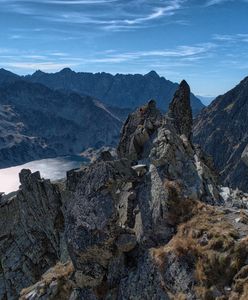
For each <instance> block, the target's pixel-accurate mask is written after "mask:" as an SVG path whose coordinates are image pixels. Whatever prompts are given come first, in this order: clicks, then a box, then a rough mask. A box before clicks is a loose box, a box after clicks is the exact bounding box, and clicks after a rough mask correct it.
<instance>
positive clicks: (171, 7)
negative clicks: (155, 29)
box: [0, 0, 189, 31]
mask: <svg viewBox="0 0 248 300" xmlns="http://www.w3.org/2000/svg"><path fill="white" fill-rule="evenodd" d="M187 1H189V0H163V1H162V0H153V1H150V0H129V1H127V0H78V1H76V0H72V1H67V0H65V1H63V0H42V1H39V2H38V1H32V0H26V1H22V0H20V1H17V0H8V1H6V0H0V3H1V2H2V3H3V5H2V7H1V10H2V11H8V12H9V13H17V14H24V15H28V16H30V17H31V18H36V19H40V20H43V21H48V22H62V23H68V24H81V25H87V26H88V25H94V26H95V27H98V28H99V29H104V30H113V31H114V30H122V29H123V30H125V29H133V28H134V29H137V28H140V26H147V24H149V25H152V24H153V23H154V21H156V20H159V19H162V18H164V17H170V16H172V15H174V14H175V13H176V11H178V10H180V9H181V8H182V7H183V4H184V3H185V2H187ZM42 4H45V5H43V6H42ZM57 5H59V6H60V7H59V9H57V8H55V7H54V6H57ZM84 7H85V8H84ZM174 21H175V22H177V21H178V20H174ZM179 24H181V25H183V24H185V22H184V23H179Z"/></svg>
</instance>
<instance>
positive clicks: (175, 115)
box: [168, 80, 193, 140]
mask: <svg viewBox="0 0 248 300" xmlns="http://www.w3.org/2000/svg"><path fill="white" fill-rule="evenodd" d="M168 116H169V117H170V118H172V121H173V123H174V127H175V128H176V131H177V133H178V134H179V135H181V134H184V135H185V136H186V137H187V138H188V139H189V140H190V138H191V135H192V125H193V117H192V110H191V106H190V87H189V85H188V84H187V82H186V81H185V80H183V81H182V82H181V83H180V85H179V88H178V90H177V91H176V93H175V96H174V98H173V100H172V102H171V103H170V105H169V111H168Z"/></svg>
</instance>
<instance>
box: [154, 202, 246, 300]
mask: <svg viewBox="0 0 248 300" xmlns="http://www.w3.org/2000/svg"><path fill="white" fill-rule="evenodd" d="M181 202H182V201H181ZM179 203H180V202H179ZM184 204H185V205H186V204H187V205H186V206H187V207H188V211H187V210H186V211H187V215H188V217H187V218H189V216H191V218H190V219H188V221H186V222H185V223H182V224H180V225H179V226H178V231H177V234H176V235H175V236H174V237H173V238H172V240H171V241H170V242H169V243H168V244H167V245H166V246H164V247H160V248H157V249H153V251H152V255H153V258H154V260H155V262H156V264H157V266H158V268H159V269H160V270H161V271H162V270H163V267H164V265H165V263H166V258H167V257H168V255H170V254H171V253H173V254H174V255H175V254H176V255H177V256H185V257H192V256H193V257H194V261H195V265H194V269H195V279H196V284H195V287H194V290H195V293H196V296H197V297H198V299H205V300H208V299H210V300H211V299H217V298H215V297H214V292H213V291H215V290H216V289H217V290H218V292H220V293H221V294H222V296H223V297H219V298H218V299H231V298H229V296H228V298H226V297H227V294H228V291H226V287H232V289H233V290H234V292H235V294H237V295H238V297H239V298H237V299H248V266H246V268H245V269H244V270H243V269H242V268H243V267H244V266H245V265H246V262H247V259H248V237H247V238H244V239H242V240H240V239H239V234H238V232H237V230H236V229H235V228H234V227H233V225H232V224H230V223H229V222H228V221H227V220H226V219H225V215H224V214H223V213H222V212H220V211H218V210H217V209H216V208H214V207H211V206H208V205H205V204H203V203H199V202H196V201H195V202H193V201H189V200H188V201H185V200H184V203H183V205H182V204H181V203H180V205H182V207H185V205H184ZM178 212H179V213H178V215H177V218H178V220H182V218H181V208H180V206H179V209H178ZM175 217H176V212H175ZM241 270H243V272H242V273H240V272H241ZM165 285H166V282H165ZM229 294H230V292H229ZM235 294H233V297H234V296H235ZM242 297H243V298H242ZM233 300H236V298H233Z"/></svg>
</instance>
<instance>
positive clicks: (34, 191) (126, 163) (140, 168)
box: [0, 82, 248, 300]
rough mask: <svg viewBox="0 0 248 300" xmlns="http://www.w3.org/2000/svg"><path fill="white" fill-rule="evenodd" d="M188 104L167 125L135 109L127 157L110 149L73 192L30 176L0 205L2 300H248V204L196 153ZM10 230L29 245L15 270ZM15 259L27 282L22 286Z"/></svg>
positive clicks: (152, 108)
mask: <svg viewBox="0 0 248 300" xmlns="http://www.w3.org/2000/svg"><path fill="white" fill-rule="evenodd" d="M188 99H189V88H188V86H187V85H186V82H182V84H181V85H180V86H179V90H178V91H177V92H176V94H175V97H174V99H173V101H172V105H171V106H170V111H169V113H168V116H167V115H166V116H165V115H163V114H162V113H161V112H160V111H159V110H158V109H157V107H156V102H155V101H154V100H151V101H149V103H148V104H147V105H145V106H142V107H141V108H139V109H137V110H136V111H135V112H134V113H132V114H130V115H129V117H128V119H127V121H126V122H125V124H124V125H123V128H122V133H121V139H120V142H119V145H118V149H117V154H118V158H114V157H112V156H111V154H110V153H109V152H108V151H105V152H103V153H102V154H101V156H100V158H99V159H97V160H95V161H94V162H93V163H91V164H90V165H89V166H84V167H82V168H81V169H77V170H71V171H70V172H68V175H67V180H66V182H64V183H60V184H56V183H54V184H51V183H50V182H49V181H46V180H43V179H40V177H39V174H38V173H34V174H30V172H29V171H27V170H24V171H22V173H21V183H22V186H21V190H20V191H19V192H18V194H17V196H14V198H12V199H7V198H6V197H5V198H4V199H3V200H2V201H4V202H2V204H1V206H0V213H1V215H3V220H4V221H5V222H7V220H8V222H9V224H10V225H9V226H7V227H6V231H5V233H4V232H3V233H2V232H1V230H0V233H1V234H0V241H1V243H2V241H4V244H3V245H2V244H1V243H0V251H1V257H2V258H3V257H4V258H5V259H4V260H2V261H1V272H2V273H1V274H2V275H1V277H0V285H1V286H2V287H3V289H2V290H3V292H2V295H1V297H0V299H6V298H7V299H17V298H18V295H19V294H20V295H21V299H22V300H24V299H25V300H26V299H30V300H31V299H61V300H63V299H70V300H79V299H87V300H88V299H92V300H93V299H94V300H96V299H118V300H123V299H136V300H139V299H140V300H141V299H154V300H157V299H166V300H167V299H195V300H196V299H219V300H221V299H222V300H223V299H230V300H236V299H237V300H238V299H242V300H244V299H246V298H245V297H246V295H247V291H248V278H247V268H248V266H247V260H248V255H247V253H248V251H247V250H248V240H247V238H246V235H247V231H248V226H247V224H248V222H247V220H248V213H247V208H248V206H247V201H248V195H246V194H244V193H242V192H239V191H233V190H231V189H228V190H227V189H225V188H223V187H221V186H219V183H218V176H217V175H216V172H214V170H213V166H212V163H211V160H210V159H209V158H208V157H207V156H205V155H204V153H203V152H202V151H201V150H200V149H199V148H198V147H195V146H194V145H193V144H192V141H191V130H192V128H191V126H192V117H191V116H192V115H191V108H190V106H189V105H187V104H188V103H189V101H188ZM180 104H182V105H181V107H180ZM178 114H179V115H178ZM180 115H182V116H185V117H186V123H185V122H184V121H183V122H182V119H181V118H180V117H179V116H180ZM37 202H38V203H41V204H40V205H39V207H38V210H36V211H33V204H34V203H36V205H37ZM11 203H13V204H12V205H14V204H15V203H16V205H17V206H18V209H17V208H16V207H12V208H9V205H11ZM48 206H49V207H52V209H48V210H47V207H48ZM39 208H40V209H39ZM12 210H14V211H16V210H17V212H18V213H17V216H18V214H20V213H21V214H24V215H22V216H23V218H21V223H20V224H21V226H19V227H20V231H18V230H19V227H16V229H15V231H12V229H11V230H10V228H12V227H13V223H14V224H16V223H15V221H14V220H18V218H19V217H15V218H10V217H9V216H8V218H7V214H6V211H9V213H11V212H12ZM5 214H6V219H4V215H5ZM32 216H33V217H34V218H32ZM36 218H37V221H36ZM46 219H47V220H48V221H46ZM237 219H238V220H237ZM58 220H59V221H58ZM41 222H42V224H43V226H42V227H41V226H40V224H41ZM18 224H19V222H18ZM1 228H2V227H1ZM22 228H25V234H26V235H27V236H28V237H29V238H27V239H23V238H22V235H23V233H22ZM32 228H34V230H33V231H32V230H31V229H32ZM223 231H224V232H223ZM12 232H15V238H14V240H17V241H18V243H17V244H18V246H19V245H22V244H23V245H22V247H19V248H18V249H19V250H20V251H19V254H18V260H15V259H14V258H15V257H12V259H11V260H10V261H11V263H10V262H8V261H9V260H8V259H7V258H8V253H12V252H13V253H14V249H15V248H16V244H15V243H14V240H13V237H12ZM44 232H45V235H44V234H43V233H44ZM24 236H25V235H24ZM19 240H20V242H19ZM30 240H31V241H32V242H33V243H34V244H35V245H37V248H36V250H35V253H36V255H35V258H36V261H35V263H33V260H34V257H33V256H32V253H33V252H32V250H30V249H31V248H30V246H29V241H30ZM8 241H9V242H8ZM64 241H66V247H65V243H64ZM46 245H48V246H46ZM49 245H53V247H51V248H49ZM27 249H29V252H30V251H31V254H30V253H29V252H27ZM26 252H27V253H28V255H26ZM6 257H7V258H6ZM44 258H46V259H45V262H43V261H44ZM6 261H7V262H6ZM13 261H16V262H18V263H17V265H16V269H18V270H20V272H21V273H22V278H23V283H22V284H21V281H20V284H19V283H18V281H17V283H18V284H16V286H15V276H16V272H15V271H12V270H16V269H13V266H12V265H13ZM59 261H61V262H59ZM66 261H67V262H66ZM71 262H72V263H71ZM27 266H28V268H27ZM34 270H36V271H38V273H35V272H34ZM42 273H44V274H43V275H42ZM30 274H32V275H30ZM9 278H11V280H12V281H11V282H12V284H13V285H14V286H15V293H13V292H12V289H11V286H10V280H9ZM28 286H29V287H28ZM21 288H25V289H23V290H22V292H21ZM18 293H19V294H18Z"/></svg>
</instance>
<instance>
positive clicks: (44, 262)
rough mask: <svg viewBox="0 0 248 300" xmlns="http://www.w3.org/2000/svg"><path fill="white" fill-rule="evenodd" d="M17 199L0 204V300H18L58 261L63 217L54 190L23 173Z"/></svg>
mask: <svg viewBox="0 0 248 300" xmlns="http://www.w3.org/2000/svg"><path fill="white" fill-rule="evenodd" d="M20 181H21V187H20V190H19V191H18V193H17V195H16V196H14V197H13V198H12V199H8V200H7V201H5V202H4V201H2V202H1V203H0V227H1V231H0V257H1V267H0V299H17V298H18V295H19V292H20V291H21V289H22V288H23V287H27V286H29V285H31V284H33V283H35V282H36V281H37V280H39V278H40V276H41V275H42V274H43V273H44V272H45V271H46V270H47V269H48V268H49V267H51V266H53V265H55V263H56V261H57V260H58V259H59V258H60V256H61V253H62V251H63V250H62V249H61V239H60V238H61V234H62V232H63V226H64V222H63V214H62V211H61V204H62V203H61V194H60V191H59V189H58V187H57V186H55V185H53V184H51V183H50V181H49V180H43V179H41V178H40V174H39V172H36V173H31V172H30V171H29V170H23V171H22V172H21V173H20Z"/></svg>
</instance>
